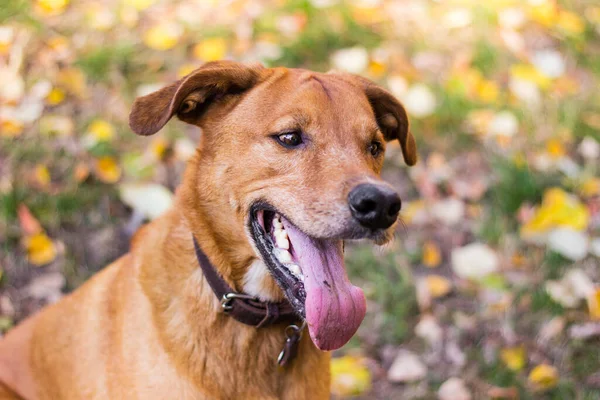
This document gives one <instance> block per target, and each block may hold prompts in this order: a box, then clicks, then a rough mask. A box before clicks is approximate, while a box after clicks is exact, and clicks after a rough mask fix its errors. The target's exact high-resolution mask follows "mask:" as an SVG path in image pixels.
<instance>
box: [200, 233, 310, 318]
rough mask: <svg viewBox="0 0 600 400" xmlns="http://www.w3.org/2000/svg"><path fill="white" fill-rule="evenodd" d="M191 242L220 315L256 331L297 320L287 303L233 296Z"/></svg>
mask: <svg viewBox="0 0 600 400" xmlns="http://www.w3.org/2000/svg"><path fill="white" fill-rule="evenodd" d="M193 240H194V250H195V251H196V258H197V259H198V263H199V264H200V268H202V272H203V273H204V277H205V278H206V280H207V281H208V284H209V285H210V287H211V289H212V291H213V292H214V293H215V295H216V296H217V298H218V299H219V300H220V301H221V307H222V309H223V312H224V313H226V314H227V315H229V316H231V317H232V318H233V319H235V320H236V321H239V322H241V323H243V324H246V325H250V326H254V327H256V328H261V327H263V326H269V325H273V324H276V323H278V322H287V323H292V322H295V321H298V320H300V318H299V317H298V315H296V312H295V311H294V309H293V308H292V306H291V305H290V303H289V302H287V301H282V302H280V303H271V302H266V301H261V300H259V299H257V298H255V297H253V296H250V295H247V294H243V293H236V292H235V291H234V290H233V289H232V288H231V286H229V285H228V284H227V282H225V281H224V280H223V278H222V277H221V276H220V275H219V273H218V272H217V270H216V269H215V268H214V267H213V265H212V264H211V263H210V261H209V260H208V257H206V254H204V252H203V251H202V249H201V248H200V246H199V245H198V242H197V241H196V238H195V237H193Z"/></svg>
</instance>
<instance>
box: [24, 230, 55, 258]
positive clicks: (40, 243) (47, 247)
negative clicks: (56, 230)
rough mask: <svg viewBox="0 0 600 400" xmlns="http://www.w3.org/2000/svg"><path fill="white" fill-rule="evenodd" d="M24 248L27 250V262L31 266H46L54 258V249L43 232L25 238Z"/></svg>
mask: <svg viewBox="0 0 600 400" xmlns="http://www.w3.org/2000/svg"><path fill="white" fill-rule="evenodd" d="M25 248H26V249H27V260H28V261H29V262H30V263H31V264H33V265H37V266H42V265H46V264H48V263H50V262H52V261H54V259H55V258H56V247H55V246H54V243H52V240H50V238H49V237H48V236H47V235H46V234H45V233H44V232H40V233H37V234H34V235H31V236H27V237H26V238H25Z"/></svg>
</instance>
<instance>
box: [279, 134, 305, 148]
mask: <svg viewBox="0 0 600 400" xmlns="http://www.w3.org/2000/svg"><path fill="white" fill-rule="evenodd" d="M275 138H276V139H277V141H278V142H279V143H280V144H281V145H283V146H285V147H296V146H299V145H301V144H302V134H301V133H300V132H286V133H282V134H279V135H277V136H275Z"/></svg>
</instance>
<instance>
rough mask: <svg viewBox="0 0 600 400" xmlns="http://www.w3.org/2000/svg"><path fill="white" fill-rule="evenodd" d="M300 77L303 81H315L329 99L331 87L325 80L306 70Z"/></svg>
mask: <svg viewBox="0 0 600 400" xmlns="http://www.w3.org/2000/svg"><path fill="white" fill-rule="evenodd" d="M300 79H301V80H302V81H303V82H317V83H318V84H319V85H320V86H321V88H322V89H323V92H325V95H326V96H327V98H328V99H330V100H331V88H329V87H328V85H327V84H326V83H325V81H324V80H323V79H321V78H319V77H318V76H317V75H316V74H315V73H313V72H311V71H307V72H305V73H304V74H302V75H301V76H300Z"/></svg>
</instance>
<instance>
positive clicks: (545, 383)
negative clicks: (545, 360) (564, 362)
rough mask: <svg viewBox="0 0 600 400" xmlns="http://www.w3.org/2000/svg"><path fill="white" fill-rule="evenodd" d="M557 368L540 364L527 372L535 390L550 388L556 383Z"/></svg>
mask: <svg viewBox="0 0 600 400" xmlns="http://www.w3.org/2000/svg"><path fill="white" fill-rule="evenodd" d="M558 377H559V376H558V370H557V369H556V368H554V367H553V366H551V365H548V364H540V365H538V366H536V367H535V368H534V369H532V370H531V372H530V373H529V378H528V379H529V382H530V383H531V385H532V386H533V388H534V389H535V390H537V391H544V390H548V389H552V388H553V387H555V386H556V385H557V384H558Z"/></svg>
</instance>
